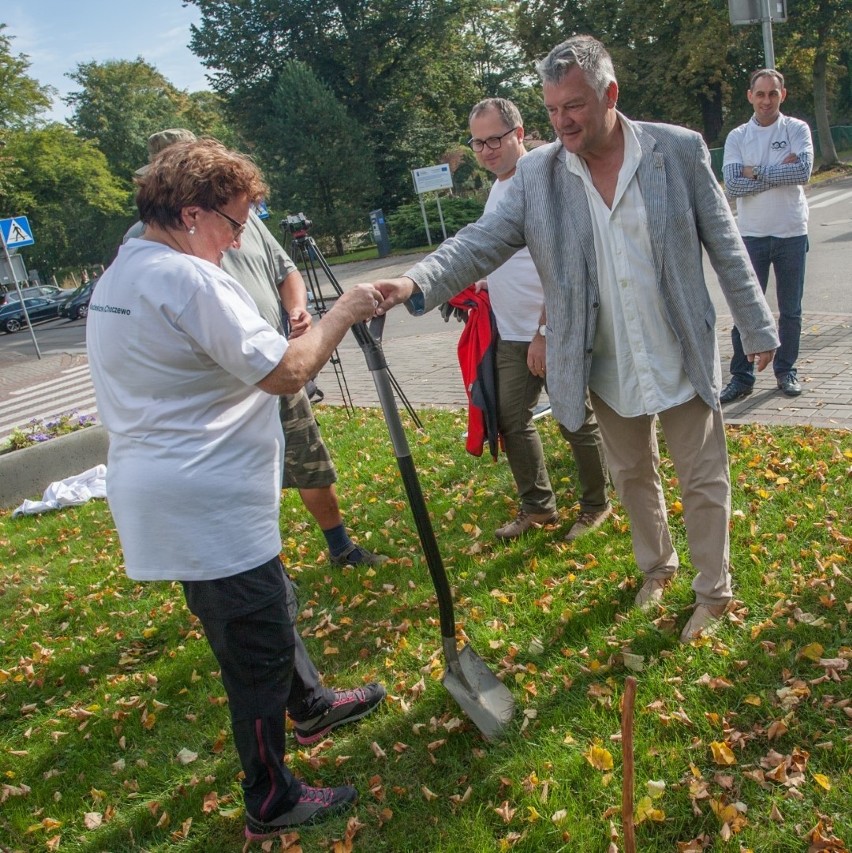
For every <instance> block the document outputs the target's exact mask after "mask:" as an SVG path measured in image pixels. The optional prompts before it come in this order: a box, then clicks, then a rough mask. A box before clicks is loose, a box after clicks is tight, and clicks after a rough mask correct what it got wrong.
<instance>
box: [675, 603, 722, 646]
mask: <svg viewBox="0 0 852 853" xmlns="http://www.w3.org/2000/svg"><path fill="white" fill-rule="evenodd" d="M730 606H731V605H730V603H728V604H718V605H711V604H697V605H696V606H695V610H693V611H692V616H690V617H689V621H688V622H687V623H686V626H685V627H684V629H683V631H681V634H680V641H681V642H682V643H691V642H692V641H693V640H697V639H698V638H699V637H701V636H705V637H710V636H712V635H713V634H714V633H715V632H716V631H717V630H718V629H719V626H720V625H721V624H722V617H723V616H724V615H725V613H727V612H728V608H729V607H730Z"/></svg>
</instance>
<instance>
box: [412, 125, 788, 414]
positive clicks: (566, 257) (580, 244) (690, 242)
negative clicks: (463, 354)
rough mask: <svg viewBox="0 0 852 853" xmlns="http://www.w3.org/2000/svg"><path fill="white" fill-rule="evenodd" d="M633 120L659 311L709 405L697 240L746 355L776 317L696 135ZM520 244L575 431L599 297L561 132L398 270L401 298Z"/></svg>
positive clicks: (439, 287) (461, 275)
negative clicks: (495, 203)
mask: <svg viewBox="0 0 852 853" xmlns="http://www.w3.org/2000/svg"><path fill="white" fill-rule="evenodd" d="M632 126H633V128H634V129H635V131H636V135H637V137H638V139H639V143H640V146H641V149H642V156H641V160H640V163H639V170H638V179H639V186H640V190H641V192H642V198H643V200H644V202H645V211H646V215H647V219H648V230H649V232H650V237H651V247H652V250H653V253H654V266H655V268H656V271H657V287H658V288H659V290H660V294H661V295H662V300H663V305H664V311H665V316H666V319H667V320H668V322H669V325H670V326H671V328H672V329H673V330H674V332H675V334H676V335H677V338H678V340H679V342H680V349H681V355H682V358H683V366H684V369H685V371H686V374H687V376H688V377H689V380H690V382H691V383H692V385H693V387H694V388H695V390H696V392H697V393H698V394H699V395H700V396H701V398H702V399H703V400H704V401H705V402H706V403H707V404H708V405H709V406H710V407H711V408H713V409H716V408H718V407H719V390H720V387H721V380H722V377H721V371H720V369H719V356H718V349H717V346H716V312H715V310H714V308H713V302H712V300H711V298H710V294H709V292H708V289H707V284H706V282H705V280H704V272H703V268H702V262H701V258H702V247H703V249H704V250H706V252H707V254H708V256H709V258H710V261H711V263H712V265H713V268H714V270H715V271H716V274H717V276H718V278H719V282H720V284H721V287H722V291H723V293H724V295H725V298H726V300H727V302H728V305H729V306H730V309H731V314H732V315H733V318H734V322H735V323H736V325H737V328H738V329H739V331H740V334H741V336H742V340H743V346H744V348H745V351H746V352H747V353H757V352H765V351H768V350H773V349H775V348H776V347H777V346H778V336H777V333H776V328H775V321H774V319H773V317H772V313H771V311H770V309H769V306H768V305H767V302H766V299H765V297H764V295H763V293H762V292H761V290H760V286H759V284H758V283H757V279H756V278H755V275H754V272H753V270H752V266H751V263H750V261H749V258H748V254H747V253H746V250H745V246H744V245H743V242H742V240H741V238H740V235H739V232H738V231H737V227H736V223H735V221H734V218H733V215H732V213H731V210H730V208H729V206H728V203H727V201H726V200H725V197H724V195H723V193H722V190H721V188H720V186H719V183H718V181H717V180H716V178H715V177H714V175H713V172H712V170H711V168H710V154H709V151H708V150H707V146H706V145H705V144H704V141H703V140H702V138H701V136H700V135H699V134H697V133H695V132H693V131H691V130H686V129H685V128H681V127H676V126H674V125H665V124H650V123H647V122H633V123H632ZM524 245H526V246H528V247H529V250H530V254H531V255H532V258H533V261H534V262H535V265H536V268H537V269H538V273H539V276H540V278H541V282H542V286H543V288H544V298H545V304H546V307H547V385H548V394H549V396H550V402H551V405H552V407H553V413H554V415H555V417H556V418H557V420H558V421H559V422H560V423H562V424H564V425H565V426H566V427H567V428H568V429H569V430H577V429H579V428H580V426H581V424H582V423H583V418H584V411H585V410H584V399H585V389H586V384H587V382H588V377H589V370H590V367H591V359H592V345H593V343H594V340H595V328H596V324H597V316H598V304H599V299H600V296H599V290H598V275H597V270H598V268H597V261H596V258H595V245H594V236H593V232H592V219H591V213H590V211H589V205H588V201H587V199H586V191H585V189H584V186H583V182H582V181H581V180H580V178H578V177H577V176H576V175H573V174H571V172H569V171H568V167H567V165H566V151H565V149H564V148H563V146H562V144H561V143H560V142H554V143H552V144H551V145H547V146H541V147H540V148H537V149H535V150H534V151H531V152H530V153H529V154H527V155H526V156H524V157H522V158H521V159H520V160H519V161H518V169H517V172H516V173H515V177H514V179H513V180H512V186H511V188H510V190H509V192H508V193H507V194H506V196H505V198H504V199H503V201H502V203H501V204H500V206H499V207H498V208H497V209H496V210H495V211H493V212H492V213H489V214H487V215H485V216H483V217H482V218H481V219H479V220H478V221H477V222H474V223H472V224H471V225H467V226H465V227H464V228H463V229H462V230H461V231H459V232H458V234H456V236H455V237H453V238H451V239H449V240H447V241H445V242H444V243H443V244H442V245H441V246H440V247H439V248H438V249H437V250H436V251H435V252H433V253H432V254H431V255H429V256H428V257H427V258H424V259H423V260H422V261H421V262H420V263H418V264H417V265H416V266H414V267H412V268H411V269H410V270H408V272H406V273H405V275H406V276H408V277H410V278H411V279H413V280H414V281H415V282H416V283H417V285H418V286H419V288H420V290H421V291H422V293H423V297H422V299H423V300H424V301H423V302H421V301H420V297H418V296H416V295H415V297H413V298H412V299H411V300H410V301H409V305H408V308H409V310H410V311H412V313H422V311H423V310H431V309H432V308H434V307H436V306H437V305H440V304H441V303H442V302H446V301H447V299H449V298H450V297H451V296H453V295H455V294H456V293H458V292H459V291H460V290H463V289H464V288H465V287H466V286H467V285H468V284H470V283H471V282H472V281H477V280H478V279H480V278H482V276H483V275H485V274H487V273H488V272H490V271H491V270H493V269H495V268H496V267H498V266H499V265H500V264H502V263H503V262H504V261H505V260H506V259H507V258H509V257H510V256H511V255H512V254H514V253H515V252H516V251H517V250H518V249H520V248H521V247H522V246H524Z"/></svg>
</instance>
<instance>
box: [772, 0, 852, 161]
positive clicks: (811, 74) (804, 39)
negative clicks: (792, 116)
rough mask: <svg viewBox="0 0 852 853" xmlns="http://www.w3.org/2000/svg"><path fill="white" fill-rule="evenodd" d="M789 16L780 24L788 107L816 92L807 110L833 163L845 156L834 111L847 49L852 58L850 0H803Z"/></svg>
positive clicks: (823, 154) (825, 158) (823, 152)
mask: <svg viewBox="0 0 852 853" xmlns="http://www.w3.org/2000/svg"><path fill="white" fill-rule="evenodd" d="M789 16H790V17H789V18H788V21H787V23H786V24H783V25H780V26H778V27H777V28H776V32H777V34H778V42H779V44H778V49H777V50H776V54H777V56H778V60H779V61H778V62H777V66H778V68H779V70H781V71H783V72H784V75H785V82H786V84H787V89H788V98H787V102H786V103H787V107H786V108H785V111H786V109H789V108H790V106H791V105H800V104H801V100H802V95H804V93H805V92H807V93H808V96H809V98H810V97H812V105H811V104H808V106H809V107H810V109H807V113H809V114H811V115H813V117H814V123H815V124H816V128H817V131H818V132H819V147H820V153H821V159H822V162H823V165H826V166H829V165H832V164H835V163H837V162H839V160H838V156H837V151H836V149H835V146H834V142H833V140H832V138H831V124H832V122H831V113H832V103H834V102H835V101H837V102H840V98H839V95H840V88H841V85H842V83H841V81H842V80H843V78H844V77H846V76H847V75H848V73H849V69H848V67H846V66H845V65H844V64H843V62H844V55H845V59H846V62H848V50H849V45H850V43H852V14H850V10H849V3H848V0H801V2H797V3H796V5H795V6H792V4H791V7H790V11H789ZM791 72H792V73H791ZM797 72H798V73H799V75H800V76H799V77H798V79H797V76H796V74H797ZM791 96H792V97H791ZM791 102H792V103H791Z"/></svg>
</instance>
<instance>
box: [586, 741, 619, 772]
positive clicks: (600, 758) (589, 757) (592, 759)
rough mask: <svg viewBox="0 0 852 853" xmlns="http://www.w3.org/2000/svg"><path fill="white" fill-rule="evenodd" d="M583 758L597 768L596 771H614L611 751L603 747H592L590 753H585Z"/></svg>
mask: <svg viewBox="0 0 852 853" xmlns="http://www.w3.org/2000/svg"><path fill="white" fill-rule="evenodd" d="M583 758H585V759H586V761H588V762H589V764H591V765H592V767H594V768H595V770H612V768H613V763H612V755H610V753H609V750H606V749H604V748H603V747H602V746H591V747H589V751H588V752H584V753H583Z"/></svg>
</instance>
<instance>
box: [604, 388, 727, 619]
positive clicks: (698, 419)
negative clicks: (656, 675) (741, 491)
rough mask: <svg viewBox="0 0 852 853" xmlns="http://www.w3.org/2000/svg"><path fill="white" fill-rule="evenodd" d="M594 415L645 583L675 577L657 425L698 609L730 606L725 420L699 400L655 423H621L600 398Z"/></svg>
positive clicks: (644, 419)
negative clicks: (674, 482)
mask: <svg viewBox="0 0 852 853" xmlns="http://www.w3.org/2000/svg"><path fill="white" fill-rule="evenodd" d="M591 399H592V408H593V409H594V412H595V416H596V417H597V421H598V426H599V427H600V431H601V435H602V437H603V443H604V453H605V454H606V461H607V465H608V466H609V471H610V476H611V477H612V482H613V485H614V486H615V490H616V492H617V493H618V496H619V498H620V499H621V503H622V505H623V506H624V508H625V510H626V511H627V515H628V517H629V519H630V531H631V536H632V539H633V554H634V556H635V558H636V564H637V565H638V566H639V569H640V570H641V571H642V573H643V575H644V576H645V580H649V579H652V578H658V579H662V578H667V577H671V575H673V574H674V572H675V571H676V570H677V568H678V564H679V561H678V556H677V552H676V551H675V549H674V546H673V545H672V538H671V533H670V532H669V524H668V517H667V513H666V504H665V498H664V495H663V488H662V484H661V482H660V474H659V467H660V451H659V447H658V445H657V432H656V423H657V420H659V422H660V426H661V427H662V430H663V435H664V437H665V440H666V447H667V448H668V453H669V456H670V457H671V459H672V462H673V463H674V467H675V471H676V472H677V476H678V480H679V483H680V491H681V502H682V504H683V519H684V523H685V524H686V537H687V542H688V543H689V552H690V556H691V558H692V565H693V567H694V568H695V570H696V576H695V579H694V580H693V582H692V589H693V590H694V591H695V598H696V601H697V602H698V603H699V604H709V605H720V604H725V603H727V602H728V601H730V599H731V597H732V593H731V574H730V569H729V563H728V561H729V538H728V523H729V521H730V514H731V480H730V472H729V469H728V451H727V446H726V443H725V427H724V422H723V420H722V414H721V412H720V411H719V410H718V409H717V410H716V411H714V410H713V409H711V408H710V407H709V406H708V405H707V404H706V403H705V402H704V401H703V400H702V399H701V398H700V397H699V396H697V395H696V396H695V397H693V398H692V399H691V400H689V401H687V402H686V403H683V404H682V405H680V406H675V407H674V408H672V409H667V410H666V411H665V412H660V413H659V414H658V415H642V416H640V417H636V418H623V417H621V415H618V414H616V412H615V411H613V410H612V409H611V408H610V407H609V406H608V405H607V404H606V403H604V401H603V400H601V398H600V397H598V396H597V395H595V394H594V393H593V394H592V395H591Z"/></svg>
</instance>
